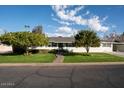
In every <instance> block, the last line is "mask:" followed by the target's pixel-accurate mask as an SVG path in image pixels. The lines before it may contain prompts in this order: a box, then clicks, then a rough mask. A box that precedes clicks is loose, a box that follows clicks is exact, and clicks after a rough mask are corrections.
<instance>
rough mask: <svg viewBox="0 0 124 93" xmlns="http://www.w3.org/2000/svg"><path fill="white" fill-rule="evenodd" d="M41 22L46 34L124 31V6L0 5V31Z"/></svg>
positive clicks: (22, 27)
mask: <svg viewBox="0 0 124 93" xmlns="http://www.w3.org/2000/svg"><path fill="white" fill-rule="evenodd" d="M24 25H29V26H30V31H31V29H32V28H34V26H37V25H42V26H43V30H44V32H45V33H46V34H48V36H71V35H73V34H76V33H77V31H78V30H80V29H86V28H88V29H92V30H94V31H96V32H97V33H98V35H99V36H100V37H102V36H103V35H104V34H108V33H111V32H116V33H117V34H120V33H122V32H124V30H123V28H124V6H100V5H99V6H75V5H74V6H66V5H64V6H49V5H48V6H46V5H41V6H37V5H34V6H29V5H28V6H12V5H11V6H0V33H2V32H3V30H7V31H8V32H10V31H11V32H15V31H24V30H25V28H24Z"/></svg>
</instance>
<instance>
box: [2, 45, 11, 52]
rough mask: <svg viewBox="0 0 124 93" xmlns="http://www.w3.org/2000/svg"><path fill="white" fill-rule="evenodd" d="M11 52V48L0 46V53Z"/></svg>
mask: <svg viewBox="0 0 124 93" xmlns="http://www.w3.org/2000/svg"><path fill="white" fill-rule="evenodd" d="M11 52H12V46H8V45H4V44H1V45H0V53H11Z"/></svg>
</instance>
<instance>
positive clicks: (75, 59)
mask: <svg viewBox="0 0 124 93" xmlns="http://www.w3.org/2000/svg"><path fill="white" fill-rule="evenodd" d="M122 61H123V62H124V57H118V56H114V55H110V54H106V53H91V55H90V56H83V55H82V54H72V55H71V54H70V55H69V54H68V55H65V57H64V63H81V62H122Z"/></svg>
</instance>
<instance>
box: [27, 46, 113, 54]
mask: <svg viewBox="0 0 124 93" xmlns="http://www.w3.org/2000/svg"><path fill="white" fill-rule="evenodd" d="M29 49H34V50H40V49H47V50H52V49H58V47H30V48H29ZM63 49H67V50H68V51H71V52H79V53H80V52H86V49H85V48H84V47H64V48H63ZM89 52H112V47H90V50H89Z"/></svg>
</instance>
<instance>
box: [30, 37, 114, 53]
mask: <svg viewBox="0 0 124 93" xmlns="http://www.w3.org/2000/svg"><path fill="white" fill-rule="evenodd" d="M74 42H75V39H74V37H49V45H48V46H43V47H30V48H29V49H33V50H42V49H43V50H44V49H47V50H52V49H59V48H60V47H62V48H63V49H66V50H68V51H71V52H78V53H80V52H86V49H85V48H84V47H75V46H74ZM112 51H113V42H108V41H101V43H100V47H90V50H89V52H112Z"/></svg>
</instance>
